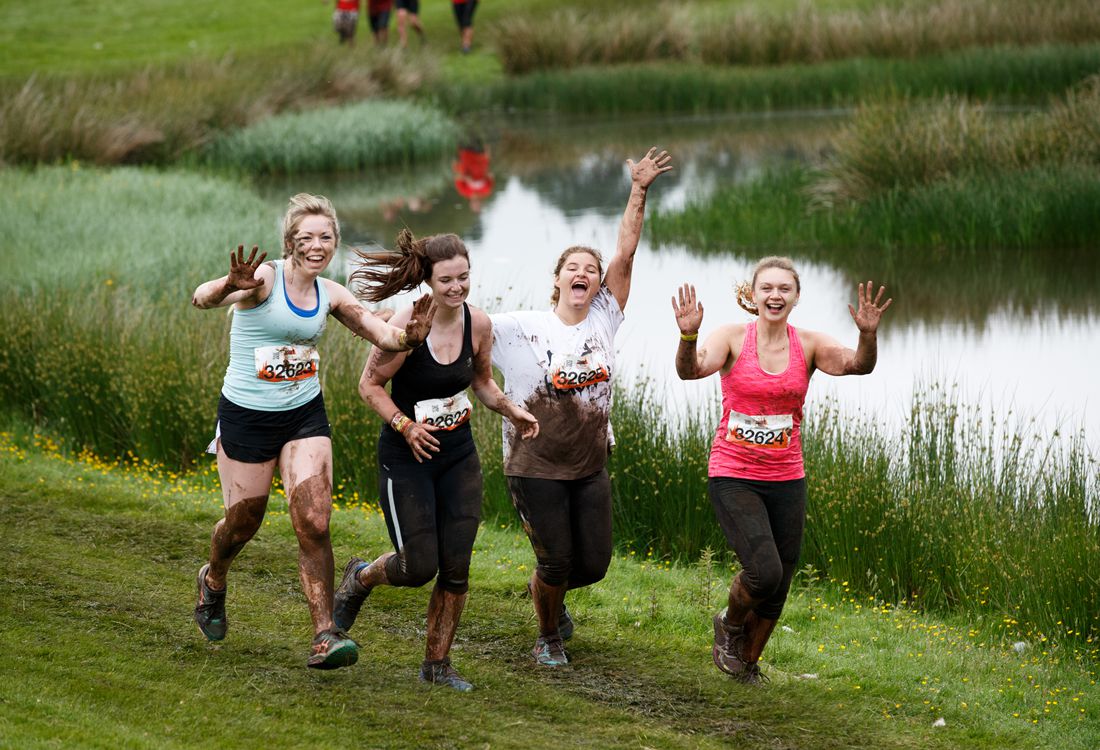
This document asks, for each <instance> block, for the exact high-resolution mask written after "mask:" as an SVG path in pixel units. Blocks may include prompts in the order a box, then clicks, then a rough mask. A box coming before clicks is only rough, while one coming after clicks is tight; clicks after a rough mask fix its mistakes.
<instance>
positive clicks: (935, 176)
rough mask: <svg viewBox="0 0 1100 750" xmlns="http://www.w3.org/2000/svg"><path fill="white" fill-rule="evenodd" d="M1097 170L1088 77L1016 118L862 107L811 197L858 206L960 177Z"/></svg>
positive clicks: (1097, 85) (934, 108)
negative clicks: (1050, 101) (897, 191)
mask: <svg viewBox="0 0 1100 750" xmlns="http://www.w3.org/2000/svg"><path fill="white" fill-rule="evenodd" d="M1098 165H1100V76H1092V77H1091V78H1089V79H1087V80H1086V81H1084V82H1083V83H1082V84H1081V85H1079V86H1078V87H1076V88H1075V89H1073V90H1071V91H1070V92H1069V93H1068V94H1067V95H1066V96H1065V97H1064V98H1063V99H1061V100H1060V101H1058V102H1056V103H1055V104H1054V105H1053V106H1052V107H1051V109H1050V110H1049V111H1046V112H1040V113H1036V114H1031V115H1026V116H1022V117H1016V118H1008V117H1004V116H997V115H993V114H990V113H989V112H988V111H987V109H986V108H985V107H984V106H982V105H981V104H975V103H971V102H968V101H966V100H963V99H960V98H958V97H948V98H946V99H945V100H943V101H941V102H940V103H938V104H934V105H931V106H922V105H918V104H912V103H901V104H899V103H887V104H871V105H868V106H865V107H862V108H861V109H860V111H859V112H858V113H857V114H856V117H855V119H854V120H853V121H852V124H851V125H850V126H848V127H847V128H845V129H844V130H843V131H841V133H840V134H839V135H838V136H837V137H836V138H835V141H834V144H833V155H832V156H831V157H830V158H829V159H828V160H827V161H826V163H825V165H824V166H823V168H822V170H821V178H820V179H819V180H818V181H817V183H816V184H815V185H814V187H813V188H812V193H813V195H814V198H815V200H816V201H817V202H818V203H823V204H826V205H833V204H835V203H840V202H857V203H858V202H864V201H867V200H869V199H870V198H871V197H873V196H875V195H878V194H880V193H882V192H884V191H887V190H890V189H895V188H912V187H916V186H920V185H927V184H929V183H932V182H936V181H938V180H942V179H946V178H949V177H953V176H959V175H979V174H986V175H988V174H1004V173H1010V172H1014V171H1019V170H1024V169H1029V168H1033V167H1038V166H1058V167H1063V166H1079V167H1084V168H1095V167H1096V166H1098Z"/></svg>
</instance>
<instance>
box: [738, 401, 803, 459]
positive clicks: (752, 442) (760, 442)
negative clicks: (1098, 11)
mask: <svg viewBox="0 0 1100 750" xmlns="http://www.w3.org/2000/svg"><path fill="white" fill-rule="evenodd" d="M728 427H729V432H727V433H726V440H728V441H729V442H731V443H733V444H734V445H741V446H744V447H745V448H767V449H769V450H782V449H783V448H787V447H789V446H790V444H791V435H792V434H793V433H794V417H792V416H791V415H790V414H764V415H759V416H754V417H750V416H749V415H747V414H742V413H741V412H739V411H734V410H733V409H730V418H729V424H728Z"/></svg>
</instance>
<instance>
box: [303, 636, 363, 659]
mask: <svg viewBox="0 0 1100 750" xmlns="http://www.w3.org/2000/svg"><path fill="white" fill-rule="evenodd" d="M357 661H359V644H358V643H356V642H355V641H353V640H352V639H351V636H350V635H348V634H347V633H346V632H344V631H343V630H340V629H339V628H333V629H332V630H322V631H321V632H320V633H318V634H317V637H316V638H314V639H313V648H312V649H311V650H310V652H309V659H307V660H306V666H307V667H310V668H312V669H338V668H339V667H350V666H351V665H352V664H354V663H355V662H357Z"/></svg>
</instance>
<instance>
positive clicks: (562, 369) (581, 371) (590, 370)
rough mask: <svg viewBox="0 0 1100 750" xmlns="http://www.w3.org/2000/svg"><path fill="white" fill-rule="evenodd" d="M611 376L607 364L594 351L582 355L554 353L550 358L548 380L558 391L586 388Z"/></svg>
mask: <svg viewBox="0 0 1100 750" xmlns="http://www.w3.org/2000/svg"><path fill="white" fill-rule="evenodd" d="M610 378H611V372H610V371H609V370H608V369H607V365H605V364H604V362H603V357H601V356H600V355H599V354H598V353H596V352H590V353H588V354H585V355H583V356H580V357H578V356H576V355H575V354H555V355H553V356H552V357H551V358H550V382H551V383H553V385H554V388H556V389H557V390H559V391H569V390H573V389H574V388H586V387H587V386H590V385H595V384H596V383H603V382H604V381H606V380H609V379H610Z"/></svg>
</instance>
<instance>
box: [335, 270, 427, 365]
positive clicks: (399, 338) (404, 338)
mask: <svg viewBox="0 0 1100 750" xmlns="http://www.w3.org/2000/svg"><path fill="white" fill-rule="evenodd" d="M326 283H327V284H328V285H329V287H328V290H329V300H330V301H331V305H332V310H331V312H332V315H333V317H335V318H336V319H337V320H338V321H340V322H341V323H343V324H344V325H345V326H346V327H347V328H348V330H349V331H351V332H352V333H354V334H355V335H356V336H359V337H360V338H364V339H366V340H367V341H369V342H371V343H372V344H374V345H375V346H377V347H378V348H379V349H385V350H386V351H389V352H405V351H409V350H410V349H415V348H416V347H418V346H420V345H421V344H423V343H424V340H425V339H426V338H428V332H429V331H431V329H432V319H433V318H434V317H435V301H434V300H433V299H432V298H431V295H428V294H425V295H424V296H423V297H421V298H420V299H418V300H417V301H416V302H415V303H413V308H412V315H411V317H410V318H409V322H408V323H406V324H405V327H404V329H401V328H397V327H396V326H391V325H390V324H389V323H386V322H385V321H383V320H382V319H381V318H379V317H378V316H377V315H375V314H374V313H372V312H371V311H370V310H368V309H367V308H365V307H363V306H362V305H361V304H359V301H358V300H357V299H355V297H354V296H353V295H352V293H351V292H349V291H348V290H347V289H346V288H345V287H344V286H342V285H341V284H337V283H336V282H335V281H329V280H326Z"/></svg>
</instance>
